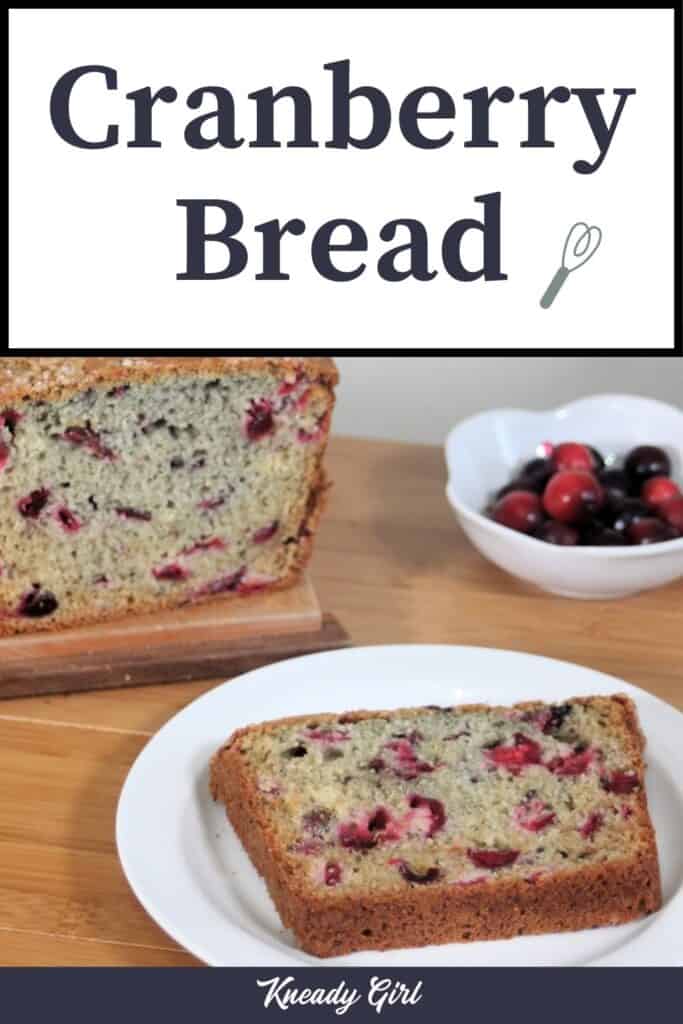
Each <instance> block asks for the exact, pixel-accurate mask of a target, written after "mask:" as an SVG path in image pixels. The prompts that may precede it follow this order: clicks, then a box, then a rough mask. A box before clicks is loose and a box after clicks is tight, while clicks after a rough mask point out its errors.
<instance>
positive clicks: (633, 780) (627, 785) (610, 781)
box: [602, 772, 640, 794]
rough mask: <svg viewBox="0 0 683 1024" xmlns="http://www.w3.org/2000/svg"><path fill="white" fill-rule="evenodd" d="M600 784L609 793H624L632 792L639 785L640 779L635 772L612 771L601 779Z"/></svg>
mask: <svg viewBox="0 0 683 1024" xmlns="http://www.w3.org/2000/svg"><path fill="white" fill-rule="evenodd" d="M602 784H603V786H604V787H605V789H606V790H607V791H608V792H609V793H619V794H625V793H632V792H633V790H634V789H636V787H637V786H639V785H640V780H639V778H638V776H637V774H636V772H612V774H611V775H610V776H609V777H608V778H605V779H603V780H602Z"/></svg>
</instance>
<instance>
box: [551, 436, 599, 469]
mask: <svg viewBox="0 0 683 1024" xmlns="http://www.w3.org/2000/svg"><path fill="white" fill-rule="evenodd" d="M553 464H554V466H555V469H556V470H558V471H560V470H565V469H573V470H578V471H581V472H587V473H592V472H593V470H594V469H595V468H596V466H595V460H594V458H593V456H592V454H591V452H590V450H589V449H588V448H587V447H586V445H585V444H576V442H574V441H570V442H567V443H566V444H558V445H557V447H556V448H555V449H554V451H553Z"/></svg>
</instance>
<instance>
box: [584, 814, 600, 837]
mask: <svg viewBox="0 0 683 1024" xmlns="http://www.w3.org/2000/svg"><path fill="white" fill-rule="evenodd" d="M603 822H604V818H603V816H602V814H600V813H599V812H598V811H594V812H593V813H592V814H589V815H588V817H587V818H586V820H585V821H584V823H583V825H582V826H581V828H580V829H579V832H580V833H581V835H582V836H583V838H584V839H592V838H593V836H594V835H595V833H596V832H597V831H598V829H599V828H601V827H602V824H603Z"/></svg>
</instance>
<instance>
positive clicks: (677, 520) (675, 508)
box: [657, 495, 683, 533]
mask: <svg viewBox="0 0 683 1024" xmlns="http://www.w3.org/2000/svg"><path fill="white" fill-rule="evenodd" d="M657 511H658V512H659V514H660V516H661V517H662V519H664V520H666V522H667V523H669V525H670V526H674V527H675V528H676V529H677V530H678V531H679V532H680V533H683V495H680V496H679V497H677V498H669V500H668V501H665V502H664V504H663V505H660V506H659V508H658V509H657Z"/></svg>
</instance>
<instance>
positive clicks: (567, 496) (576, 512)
mask: <svg viewBox="0 0 683 1024" xmlns="http://www.w3.org/2000/svg"><path fill="white" fill-rule="evenodd" d="M604 502H605V492H604V491H603V489H602V487H601V486H600V484H599V483H598V481H597V480H596V478H595V477H594V476H593V474H592V473H585V472H578V471H576V470H563V471H561V472H559V473H556V474H555V476H554V477H552V479H551V480H550V481H549V483H548V486H547V487H546V489H545V491H544V492H543V507H544V508H545V510H546V512H547V513H548V515H549V516H550V517H551V518H552V519H558V520H559V521H560V522H562V523H572V524H575V523H580V522H582V521H583V520H585V519H586V518H587V517H588V516H590V515H592V514H593V513H595V512H597V511H599V509H600V508H602V506H603V504H604Z"/></svg>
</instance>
